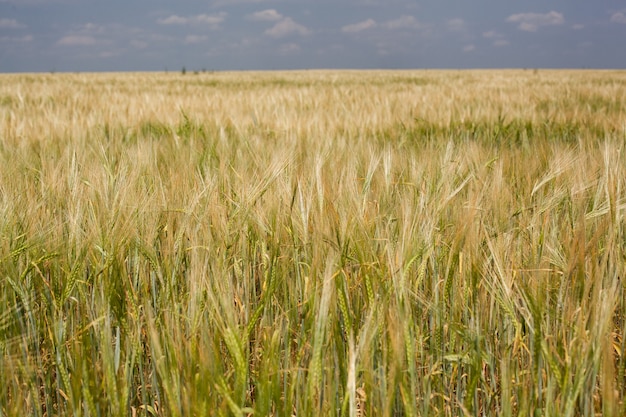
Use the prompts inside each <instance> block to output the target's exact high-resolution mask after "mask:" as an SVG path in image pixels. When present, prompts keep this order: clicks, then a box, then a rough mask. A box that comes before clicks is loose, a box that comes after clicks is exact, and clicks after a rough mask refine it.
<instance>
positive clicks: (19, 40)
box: [0, 35, 35, 43]
mask: <svg viewBox="0 0 626 417" xmlns="http://www.w3.org/2000/svg"><path fill="white" fill-rule="evenodd" d="M33 39H35V38H34V37H33V35H24V36H18V37H16V36H2V37H0V42H11V43H24V42H32V41H33Z"/></svg>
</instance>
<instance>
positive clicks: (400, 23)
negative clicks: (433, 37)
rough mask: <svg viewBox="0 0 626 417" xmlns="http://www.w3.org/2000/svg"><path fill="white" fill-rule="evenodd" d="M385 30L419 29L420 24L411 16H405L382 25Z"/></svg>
mask: <svg viewBox="0 0 626 417" xmlns="http://www.w3.org/2000/svg"><path fill="white" fill-rule="evenodd" d="M382 26H383V27H384V28H385V29H391V30H397V29H421V28H422V24H421V23H420V22H418V21H417V19H416V18H415V17H413V16H409V15H405V16H401V17H399V18H397V19H393V20H388V21H386V22H385V23H383V24H382Z"/></svg>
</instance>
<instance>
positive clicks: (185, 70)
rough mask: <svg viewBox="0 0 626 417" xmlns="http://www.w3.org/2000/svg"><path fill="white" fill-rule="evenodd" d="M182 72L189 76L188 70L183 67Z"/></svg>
mask: <svg viewBox="0 0 626 417" xmlns="http://www.w3.org/2000/svg"><path fill="white" fill-rule="evenodd" d="M180 72H181V74H183V75H185V74H187V68H185V67H183V69H182V70H181V71H180Z"/></svg>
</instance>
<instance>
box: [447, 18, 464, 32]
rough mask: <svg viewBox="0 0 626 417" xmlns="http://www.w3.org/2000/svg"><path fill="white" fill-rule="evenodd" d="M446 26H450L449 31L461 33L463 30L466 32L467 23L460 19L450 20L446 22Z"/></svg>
mask: <svg viewBox="0 0 626 417" xmlns="http://www.w3.org/2000/svg"><path fill="white" fill-rule="evenodd" d="M446 24H447V26H448V29H450V30H452V31H455V32H460V31H462V30H465V21H464V20H463V19H460V18H455V19H449V20H448V21H447V22H446Z"/></svg>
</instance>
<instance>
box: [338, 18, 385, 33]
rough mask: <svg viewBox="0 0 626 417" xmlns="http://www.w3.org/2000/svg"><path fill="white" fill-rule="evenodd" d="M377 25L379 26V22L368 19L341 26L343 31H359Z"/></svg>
mask: <svg viewBox="0 0 626 417" xmlns="http://www.w3.org/2000/svg"><path fill="white" fill-rule="evenodd" d="M376 26H377V23H376V21H375V20H374V19H367V20H364V21H362V22H359V23H354V24H352V25H346V26H344V27H342V28H341V31H342V32H345V33H358V32H361V31H364V30H367V29H371V28H374V27H376Z"/></svg>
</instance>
